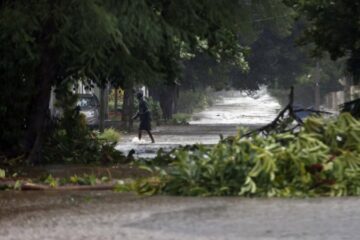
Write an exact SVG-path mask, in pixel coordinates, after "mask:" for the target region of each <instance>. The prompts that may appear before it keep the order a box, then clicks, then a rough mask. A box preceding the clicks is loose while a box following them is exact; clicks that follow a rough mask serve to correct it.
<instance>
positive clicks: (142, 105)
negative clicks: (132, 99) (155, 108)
mask: <svg viewBox="0 0 360 240" xmlns="http://www.w3.org/2000/svg"><path fill="white" fill-rule="evenodd" d="M136 98H137V99H138V100H139V111H138V112H137V113H136V115H135V116H134V117H133V119H137V118H140V125H139V140H141V135H142V130H145V131H146V132H147V133H148V134H149V137H150V138H151V142H152V143H155V140H154V137H153V135H152V133H151V114H150V111H149V107H148V104H147V102H146V101H145V99H144V96H143V93H142V92H138V93H137V94H136Z"/></svg>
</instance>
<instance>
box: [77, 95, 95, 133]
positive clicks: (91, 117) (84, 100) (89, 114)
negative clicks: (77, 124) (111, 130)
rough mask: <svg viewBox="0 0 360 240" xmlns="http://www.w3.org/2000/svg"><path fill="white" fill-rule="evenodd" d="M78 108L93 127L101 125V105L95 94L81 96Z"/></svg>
mask: <svg viewBox="0 0 360 240" xmlns="http://www.w3.org/2000/svg"><path fill="white" fill-rule="evenodd" d="M77 106H78V107H79V108H80V113H82V114H84V115H85V119H86V122H87V124H88V125H89V126H91V127H97V126H98V125H99V112H100V104H99V100H98V98H97V97H96V96H95V95H94V94H79V97H78V102H77Z"/></svg>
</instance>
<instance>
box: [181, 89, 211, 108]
mask: <svg viewBox="0 0 360 240" xmlns="http://www.w3.org/2000/svg"><path fill="white" fill-rule="evenodd" d="M210 95H211V90H204V91H192V90H187V91H181V92H180V94H179V99H178V105H177V111H178V112H180V113H188V114H190V113H193V112H194V111H200V110H203V109H204V108H206V107H208V106H210V105H212V104H213V101H212V100H211V96H210Z"/></svg>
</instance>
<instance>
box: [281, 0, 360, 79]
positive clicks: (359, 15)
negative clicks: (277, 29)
mask: <svg viewBox="0 0 360 240" xmlns="http://www.w3.org/2000/svg"><path fill="white" fill-rule="evenodd" d="M284 2H285V3H287V4H288V5H289V6H290V7H292V8H293V9H295V10H296V11H297V12H298V14H299V16H305V18H306V19H307V20H308V23H307V27H306V30H305V34H304V36H303V38H302V43H314V44H315V49H314V50H315V53H316V54H317V55H318V54H319V53H321V52H324V51H328V52H329V53H330V55H331V58H332V59H338V58H340V57H344V56H348V55H349V60H348V64H347V65H348V70H349V72H350V73H352V74H353V76H354V80H357V81H358V80H359V79H360V44H359V39H360V27H359V21H360V2H359V1H343V0H333V1H315V0H305V1H304V0H284Z"/></svg>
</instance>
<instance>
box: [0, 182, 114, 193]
mask: <svg viewBox="0 0 360 240" xmlns="http://www.w3.org/2000/svg"><path fill="white" fill-rule="evenodd" d="M114 188H115V184H114V183H112V184H99V185H66V186H58V187H50V186H48V185H45V184H38V183H30V182H22V183H20V184H19V183H18V182H16V181H2V182H0V189H18V190H22V191H84V190H87V191H89V190H93V191H104V190H114Z"/></svg>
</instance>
